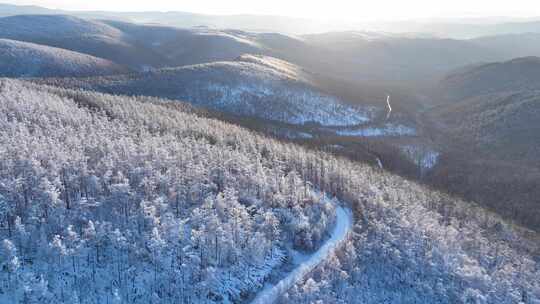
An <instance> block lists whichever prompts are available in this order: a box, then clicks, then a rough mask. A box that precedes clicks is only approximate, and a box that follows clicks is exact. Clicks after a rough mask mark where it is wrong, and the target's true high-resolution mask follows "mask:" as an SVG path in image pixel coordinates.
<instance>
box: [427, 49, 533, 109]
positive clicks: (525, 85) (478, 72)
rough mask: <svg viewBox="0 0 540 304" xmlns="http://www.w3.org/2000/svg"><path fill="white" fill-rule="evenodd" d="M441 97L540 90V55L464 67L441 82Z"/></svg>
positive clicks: (464, 97)
mask: <svg viewBox="0 0 540 304" xmlns="http://www.w3.org/2000/svg"><path fill="white" fill-rule="evenodd" d="M438 89H439V90H438V91H437V93H440V94H441V95H440V98H442V99H448V100H449V101H460V100H463V99H466V98H472V97H477V96H480V95H488V94H497V93H505V92H517V91H531V90H532V91H534V90H540V57H535V56H529V57H522V58H514V59H512V60H509V61H504V62H492V63H486V64H477V65H474V66H471V67H464V68H461V69H459V70H458V71H456V72H453V73H449V74H448V75H446V76H445V77H444V78H443V79H442V80H441V81H440V83H439V85H438Z"/></svg>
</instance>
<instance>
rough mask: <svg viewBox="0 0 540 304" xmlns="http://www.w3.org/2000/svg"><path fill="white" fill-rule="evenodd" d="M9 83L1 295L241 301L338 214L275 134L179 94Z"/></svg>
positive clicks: (37, 299)
mask: <svg viewBox="0 0 540 304" xmlns="http://www.w3.org/2000/svg"><path fill="white" fill-rule="evenodd" d="M0 88H1V92H0V113H2V115H0V117H1V118H0V126H1V128H0V130H1V131H0V141H1V142H2V143H7V145H2V146H1V149H0V159H1V163H2V166H0V210H2V213H0V214H1V215H2V217H1V218H0V220H1V221H0V223H1V226H0V228H2V229H0V239H1V240H2V243H1V244H0V254H1V255H0V257H1V258H0V263H1V266H2V267H1V268H0V269H2V271H0V303H20V302H21V301H23V299H24V302H26V303H75V302H76V303H96V302H97V303H105V302H107V301H117V303H158V302H163V301H167V302H168V301H173V302H184V303H201V302H202V301H209V302H223V303H229V301H232V300H239V299H241V298H242V297H244V296H245V295H246V294H249V293H252V292H256V291H257V289H258V288H260V287H261V286H262V284H263V283H264V280H265V279H266V278H267V277H268V276H270V275H271V274H272V272H273V271H274V270H275V268H277V267H279V266H280V265H282V264H283V263H284V261H285V259H286V258H287V256H288V254H289V250H291V249H292V248H294V249H296V250H306V251H312V250H314V249H316V248H317V247H318V246H319V244H320V243H321V242H322V241H323V239H324V238H325V236H326V234H327V232H326V230H327V229H329V228H330V227H331V225H332V224H333V222H334V218H335V215H334V212H335V211H334V210H335V209H334V208H335V206H334V205H333V204H332V203H330V202H329V200H324V199H322V198H321V197H320V195H319V194H318V193H317V192H316V191H314V190H313V189H314V188H313V187H312V186H310V185H309V184H307V183H305V181H304V180H302V179H301V177H300V176H301V174H300V172H298V171H297V170H294V169H293V170H291V169H292V168H291V167H290V164H288V163H287V162H284V163H283V164H282V165H279V163H278V160H277V158H281V157H282V156H281V155H279V154H277V153H275V152H273V151H269V150H268V149H267V146H268V144H272V141H269V140H266V139H264V138H260V137H256V136H254V135H252V134H250V133H249V132H247V131H244V130H242V129H239V128H237V127H233V126H230V125H226V124H223V123H220V122H217V121H212V120H208V119H203V118H199V117H197V116H194V115H191V114H187V113H183V112H181V111H179V109H181V107H180V108H179V107H178V105H177V103H173V104H168V103H164V102H160V101H157V100H151V99H133V98H120V97H111V96H104V95H99V94H95V93H81V92H79V93H75V92H65V91H58V92H57V93H53V91H54V90H53V91H51V90H41V89H31V88H26V87H24V86H23V85H21V84H20V83H19V82H15V81H8V80H2V81H1V82H0ZM138 100H147V101H152V102H153V103H154V104H152V103H143V102H140V101H138ZM96 110H97V111H96ZM238 140H240V141H238ZM25 151H26V152H25ZM29 151H33V152H30V153H27V152H29ZM265 151H266V152H265ZM16 185H20V186H16ZM18 187H23V188H24V189H25V190H24V191H23V192H21V191H20V190H19V188H18Z"/></svg>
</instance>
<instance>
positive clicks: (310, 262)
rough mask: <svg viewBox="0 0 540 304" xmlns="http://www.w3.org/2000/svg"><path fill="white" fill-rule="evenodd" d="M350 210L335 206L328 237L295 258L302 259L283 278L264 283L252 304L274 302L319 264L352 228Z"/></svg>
mask: <svg viewBox="0 0 540 304" xmlns="http://www.w3.org/2000/svg"><path fill="white" fill-rule="evenodd" d="M352 224H353V220H352V214H351V211H350V210H348V209H345V208H344V207H341V206H337V207H336V226H335V227H334V230H333V231H332V233H331V236H330V239H328V240H327V241H326V243H324V245H322V246H321V248H319V249H318V250H317V251H316V252H315V253H313V254H311V255H308V256H305V255H302V256H301V257H298V258H296V259H295V260H303V261H302V262H301V264H300V265H298V267H296V268H295V269H294V270H293V271H291V272H290V273H289V274H288V275H287V276H286V277H285V278H283V279H282V280H280V281H279V282H278V283H277V284H275V285H266V286H265V288H264V289H263V290H262V291H261V292H260V293H259V294H258V295H257V297H255V299H254V300H253V302H252V304H263V303H264V304H267V303H273V302H275V301H276V300H277V299H278V297H279V296H280V295H282V294H283V293H285V292H286V291H287V290H289V289H290V288H291V287H292V286H293V285H294V284H295V283H296V282H298V281H301V280H303V279H304V278H305V277H306V276H307V275H308V274H309V273H310V272H311V271H312V270H313V269H315V267H317V266H318V265H320V264H321V263H322V262H324V260H325V259H326V258H327V257H328V256H329V255H331V254H332V253H333V252H334V251H335V250H336V248H337V247H339V245H340V244H341V243H342V242H343V241H344V240H345V238H346V236H347V233H348V232H349V231H350V230H351V229H352Z"/></svg>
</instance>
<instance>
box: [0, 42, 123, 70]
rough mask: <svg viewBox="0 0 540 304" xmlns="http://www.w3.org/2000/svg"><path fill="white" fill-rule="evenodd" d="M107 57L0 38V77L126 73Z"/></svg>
mask: <svg viewBox="0 0 540 304" xmlns="http://www.w3.org/2000/svg"><path fill="white" fill-rule="evenodd" d="M128 71H129V70H128V69H127V68H125V67H122V66H119V65H117V64H115V63H113V62H111V61H109V60H105V59H101V58H96V57H93V56H90V55H85V54H81V53H77V52H72V51H67V50H63V49H58V48H54V47H49V46H43V45H38V44H33V43H27V42H20V41H14V40H9V39H0V76H2V77H50V76H55V77H67V76H72V77H75V76H76V77H80V76H95V75H110V74H120V73H127V72H128Z"/></svg>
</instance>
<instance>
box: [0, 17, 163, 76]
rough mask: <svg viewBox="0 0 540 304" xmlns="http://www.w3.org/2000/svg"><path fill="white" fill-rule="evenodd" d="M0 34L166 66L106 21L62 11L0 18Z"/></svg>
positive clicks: (123, 60)
mask: <svg viewBox="0 0 540 304" xmlns="http://www.w3.org/2000/svg"><path fill="white" fill-rule="evenodd" d="M0 38H7V39H14V40H21V41H27V42H33V43H37V44H43V45H48V46H53V47H58V48H63V49H67V50H72V51H76V52H80V53H84V54H89V55H93V56H96V57H100V58H105V59H109V60H112V61H114V62H116V63H119V64H125V65H129V66H131V67H133V68H138V69H142V68H144V67H145V66H158V67H160V66H166V64H165V63H166V61H165V60H164V58H163V57H162V56H161V55H159V54H157V53H155V52H153V51H152V50H150V49H148V48H147V47H145V46H144V44H141V43H139V42H138V41H136V40H134V39H132V38H130V37H129V35H126V34H125V33H123V32H122V31H121V30H119V29H117V28H115V27H113V26H110V25H108V24H106V23H103V22H99V21H93V20H87V19H81V18H77V17H72V16H65V15H20V16H12V17H5V18H0Z"/></svg>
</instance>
